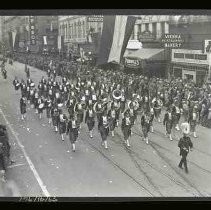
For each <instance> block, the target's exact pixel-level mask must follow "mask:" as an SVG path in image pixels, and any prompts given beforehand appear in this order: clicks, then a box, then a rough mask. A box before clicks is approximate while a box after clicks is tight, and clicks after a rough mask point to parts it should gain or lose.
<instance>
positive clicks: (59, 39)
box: [57, 35, 62, 51]
mask: <svg viewBox="0 0 211 210" xmlns="http://www.w3.org/2000/svg"><path fill="white" fill-rule="evenodd" d="M57 40H58V49H59V51H61V48H62V37H61V36H60V35H59V36H58V39H57Z"/></svg>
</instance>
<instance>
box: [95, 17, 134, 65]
mask: <svg viewBox="0 0 211 210" xmlns="http://www.w3.org/2000/svg"><path fill="white" fill-rule="evenodd" d="M135 21H136V17H134V16H125V15H121V16H118V15H117V16H105V17H104V20H103V30H102V36H101V40H100V47H99V52H98V58H97V65H102V64H107V63H116V64H120V62H121V60H122V58H123V55H124V52H125V49H126V46H127V43H128V40H129V38H130V36H131V33H132V31H133V28H134V25H135Z"/></svg>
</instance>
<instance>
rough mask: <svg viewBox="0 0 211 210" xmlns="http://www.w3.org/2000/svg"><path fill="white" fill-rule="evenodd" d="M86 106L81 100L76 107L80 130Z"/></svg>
mask: <svg viewBox="0 0 211 210" xmlns="http://www.w3.org/2000/svg"><path fill="white" fill-rule="evenodd" d="M84 105H85V104H84V103H83V101H82V100H81V99H79V102H78V103H76V104H75V106H74V112H75V113H76V114H77V123H78V124H79V128H81V123H82V122H83V119H84Z"/></svg>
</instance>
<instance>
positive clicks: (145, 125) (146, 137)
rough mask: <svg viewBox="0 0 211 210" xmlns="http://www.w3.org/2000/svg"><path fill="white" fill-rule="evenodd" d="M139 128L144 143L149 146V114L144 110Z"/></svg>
mask: <svg viewBox="0 0 211 210" xmlns="http://www.w3.org/2000/svg"><path fill="white" fill-rule="evenodd" d="M141 126H142V132H143V135H144V141H146V143H147V144H149V135H148V133H149V131H150V113H149V111H148V110H146V111H145V112H144V113H143V115H142V117H141Z"/></svg>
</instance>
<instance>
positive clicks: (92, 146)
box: [81, 138, 155, 197]
mask: <svg viewBox="0 0 211 210" xmlns="http://www.w3.org/2000/svg"><path fill="white" fill-rule="evenodd" d="M81 139H82V138H81ZM82 141H83V142H85V143H86V144H88V145H89V146H90V147H91V148H92V149H94V150H95V151H97V152H98V153H99V154H101V156H102V157H103V158H104V159H106V160H107V161H108V162H109V163H111V164H112V165H113V166H115V167H116V168H118V169H119V170H120V171H122V172H123V173H124V174H125V175H126V176H128V177H129V178H130V179H131V180H133V181H134V182H135V183H136V184H137V185H138V186H139V187H140V188H142V190H144V191H146V192H147V193H148V194H149V195H150V196H153V197H154V196H155V195H154V194H153V193H152V192H150V191H149V190H148V189H147V188H146V187H144V186H143V185H142V184H141V183H140V182H139V181H138V180H137V179H136V178H134V177H133V176H132V175H130V174H129V173H128V172H127V170H125V169H124V168H123V167H121V166H120V165H119V164H118V163H117V162H116V161H114V160H112V159H111V158H109V157H108V156H107V155H105V154H104V152H102V151H101V150H100V149H98V148H97V147H95V146H94V145H93V144H92V143H90V142H89V141H85V140H84V139H82Z"/></svg>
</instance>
